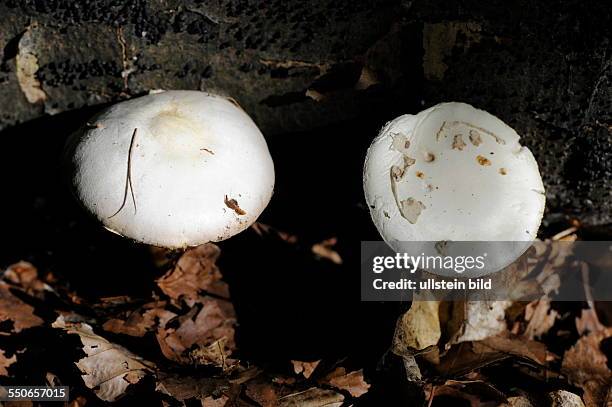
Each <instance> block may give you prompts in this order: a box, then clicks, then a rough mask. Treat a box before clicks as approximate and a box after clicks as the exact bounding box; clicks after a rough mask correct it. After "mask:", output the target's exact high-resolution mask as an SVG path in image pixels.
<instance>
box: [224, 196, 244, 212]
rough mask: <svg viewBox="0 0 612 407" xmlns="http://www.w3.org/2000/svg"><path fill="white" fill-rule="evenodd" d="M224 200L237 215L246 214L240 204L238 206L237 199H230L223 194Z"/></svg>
mask: <svg viewBox="0 0 612 407" xmlns="http://www.w3.org/2000/svg"><path fill="white" fill-rule="evenodd" d="M224 201H225V205H226V206H227V207H228V208H230V209H231V210H233V211H234V212H236V214H237V215H246V211H245V210H244V209H242V208H240V206H238V201H236V200H235V199H230V198H228V197H227V195H225V200H224Z"/></svg>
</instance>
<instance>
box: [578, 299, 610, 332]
mask: <svg viewBox="0 0 612 407" xmlns="http://www.w3.org/2000/svg"><path fill="white" fill-rule="evenodd" d="M591 305H592V304H589V308H587V309H582V310H581V311H580V317H578V318H576V330H577V331H578V334H579V335H581V336H582V335H584V334H585V333H587V332H601V331H605V330H606V327H605V325H603V324H602V323H601V322H600V321H599V317H598V316H597V312H595V309H594V308H593V307H594V305H592V307H591Z"/></svg>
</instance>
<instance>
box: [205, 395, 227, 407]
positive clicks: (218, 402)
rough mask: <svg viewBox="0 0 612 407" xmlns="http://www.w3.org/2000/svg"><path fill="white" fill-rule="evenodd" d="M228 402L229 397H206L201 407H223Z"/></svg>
mask: <svg viewBox="0 0 612 407" xmlns="http://www.w3.org/2000/svg"><path fill="white" fill-rule="evenodd" d="M228 400H229V397H227V396H226V395H224V394H222V395H221V396H220V397H217V398H214V397H213V396H208V397H206V398H204V399H202V407H225V405H226V404H227V402H228Z"/></svg>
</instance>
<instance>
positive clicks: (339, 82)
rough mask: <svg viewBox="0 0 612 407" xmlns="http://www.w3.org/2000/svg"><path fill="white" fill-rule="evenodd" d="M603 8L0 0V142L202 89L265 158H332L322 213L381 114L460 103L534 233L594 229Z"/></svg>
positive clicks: (353, 172)
mask: <svg viewBox="0 0 612 407" xmlns="http://www.w3.org/2000/svg"><path fill="white" fill-rule="evenodd" d="M610 14H611V11H610V7H609V5H608V4H607V2H605V1H603V0H597V1H588V2H585V1H576V0H572V1H564V2H557V1H552V0H545V1H538V2H535V1H517V2H512V3H509V2H503V1H492V2H484V3H483V2H482V1H480V0H478V1H476V0H461V1H443V0H434V1H403V2H402V1H400V0H368V1H354V0H315V1H298V0H276V1H265V2H259V1H236V0H217V1H214V2H207V1H199V0H186V1H179V0H168V1H161V0H157V1H143V0H130V1H118V0H86V1H69V0H0V16H1V17H2V18H0V130H1V129H5V131H4V132H0V137H2V136H5V135H6V136H7V137H8V136H9V135H10V136H11V137H15V136H16V135H19V134H21V133H20V130H19V129H20V123H24V122H27V121H30V120H32V119H35V118H39V117H43V119H42V120H43V122H38V123H40V124H39V125H37V126H38V127H37V126H36V125H35V126H26V127H25V128H27V129H32V128H34V129H37V128H44V127H45V122H44V120H46V119H45V118H46V117H48V115H55V114H58V113H62V112H66V111H78V110H79V109H83V108H84V107H91V106H94V110H95V106H100V107H101V106H104V105H105V104H107V103H110V102H115V101H119V100H122V99H125V98H129V97H133V96H137V95H141V94H145V93H147V92H148V91H149V90H152V89H202V90H213V91H217V92H221V93H226V94H230V95H232V96H233V97H235V98H236V99H237V100H238V101H239V102H240V104H241V105H242V106H243V107H244V108H245V110H247V111H248V112H249V113H250V114H251V115H252V116H253V118H254V119H255V121H256V122H257V123H258V124H259V125H260V127H261V128H262V131H263V132H264V133H265V134H266V136H267V137H268V140H269V143H270V145H271V149H272V151H273V152H275V153H276V154H277V156H278V155H293V154H295V155H301V156H304V155H309V156H310V157H316V156H317V155H316V154H317V153H316V151H317V150H318V149H321V148H327V149H334V151H335V153H334V154H332V153H331V152H329V160H328V161H327V155H326V156H325V157H326V159H325V160H324V161H323V164H322V163H321V162H319V163H318V165H331V166H333V165H334V159H333V157H334V156H335V154H336V153H337V154H338V155H337V156H338V157H339V158H337V161H338V162H337V164H338V165H341V162H340V161H342V162H345V163H346V167H342V168H341V169H335V168H328V169H326V170H322V169H317V171H316V172H315V173H317V174H325V176H326V177H327V181H325V180H318V181H316V182H318V183H319V184H323V183H325V182H329V183H332V184H333V183H336V184H338V183H342V182H344V181H343V180H344V179H345V178H343V180H338V179H335V178H334V177H335V175H334V174H336V175H337V176H338V177H340V175H342V177H345V176H351V177H354V178H355V180H354V181H355V182H354V183H353V182H352V181H351V182H352V183H351V185H352V186H351V188H350V191H349V194H350V198H346V197H345V195H344V192H346V191H345V190H344V189H342V192H343V195H342V196H340V192H338V197H335V196H333V195H332V196H331V197H330V200H332V201H334V202H339V203H338V206H339V207H340V206H341V205H344V204H345V202H343V201H342V200H346V202H348V203H349V204H352V205H354V204H356V203H357V202H360V201H361V200H362V197H361V193H360V190H359V182H360V181H359V178H360V176H361V173H360V172H359V167H360V165H361V161H362V159H363V156H364V154H365V148H366V146H367V144H368V143H369V141H370V140H371V139H372V137H373V136H374V134H375V132H376V129H377V128H379V127H380V126H382V125H383V124H384V122H385V121H387V120H390V119H392V118H394V117H395V116H397V115H399V114H401V113H415V112H417V111H419V110H421V109H422V108H426V107H428V106H430V105H432V104H435V103H438V102H442V101H450V100H457V101H465V102H467V103H471V104H473V105H475V106H477V107H480V108H483V109H485V110H488V111H490V112H491V113H493V114H495V115H497V116H499V117H500V118H502V119H503V120H504V121H506V122H507V123H508V124H510V125H511V126H513V127H514V128H515V129H516V130H517V131H518V132H519V134H521V135H522V136H523V142H524V144H526V145H527V146H528V147H529V148H530V149H531V150H532V151H533V153H534V155H535V156H536V159H537V160H538V162H539V164H540V168H541V172H542V175H543V177H544V182H545V184H546V187H547V197H548V204H547V207H548V208H547V209H548V215H547V221H548V222H553V221H554V220H555V219H557V218H559V217H563V216H570V217H576V218H578V219H580V220H582V221H585V222H587V223H592V224H606V223H610V222H612V211H611V208H612V199H610V198H611V189H612V188H611V183H610V179H611V176H612V136H611V125H612V123H611V117H610V115H611V106H610V105H611V101H612V90H611V89H612V86H611V84H610V81H611V78H610V77H611V75H612V52H611V47H610V30H609V27H610V25H611V23H612V18H611V16H610ZM84 112H86V113H87V114H90V113H91V109H88V110H84ZM69 117H78V118H79V119H82V120H85V119H84V118H82V117H80V116H79V115H78V114H76V115H70V116H69ZM83 117H85V113H83ZM22 126H23V125H22ZM65 127H68V128H69V127H71V126H63V128H65ZM75 127H76V125H75ZM3 133H4V134H3ZM24 137H25V136H24ZM294 139H295V140H298V141H299V142H297V143H296V142H293V140H294ZM332 139H333V140H332ZM334 151H332V152H334ZM326 154H328V153H326ZM285 161H287V162H288V163H291V162H293V160H291V159H289V158H287V159H281V160H280V161H279V163H282V162H285ZM314 161H316V160H313V159H312V158H311V159H310V160H308V159H305V158H303V159H300V161H299V162H300V164H303V165H308V163H309V162H310V163H313V162H314ZM311 165H315V164H314V163H313V164H311ZM348 169H350V171H349V170H348ZM281 176H282V175H281ZM313 182H314V181H313ZM353 186H354V188H353ZM325 190H326V191H327V187H325ZM330 191H331V192H330V193H332V194H333V189H330ZM336 198H338V199H339V200H338V199H336ZM279 199H280V202H282V200H283V192H282V191H280V195H279ZM313 199H314V198H313ZM277 205H278V206H280V204H277ZM321 205H323V204H321ZM322 208H323V206H322V207H321V208H318V207H316V206H315V207H312V208H311V210H312V211H313V214H314V213H315V212H316V211H318V210H319V209H322ZM277 210H278V209H277Z"/></svg>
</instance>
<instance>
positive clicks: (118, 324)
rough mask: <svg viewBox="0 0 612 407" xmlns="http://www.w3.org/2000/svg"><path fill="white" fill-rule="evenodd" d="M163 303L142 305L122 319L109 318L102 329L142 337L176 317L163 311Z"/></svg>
mask: <svg viewBox="0 0 612 407" xmlns="http://www.w3.org/2000/svg"><path fill="white" fill-rule="evenodd" d="M164 305H165V301H155V302H150V303H148V304H145V305H143V306H142V307H141V308H138V309H136V310H134V311H130V312H128V313H126V314H125V316H124V317H123V318H111V319H109V320H107V321H106V322H105V323H104V325H103V326H102V328H103V329H104V330H105V331H108V332H112V333H116V334H125V335H130V336H138V337H142V336H144V335H145V334H146V333H147V332H149V331H152V330H154V327H155V326H156V325H157V324H160V325H163V324H165V323H166V322H167V321H168V320H169V319H171V318H173V317H174V316H176V314H174V313H173V312H170V311H168V310H166V309H164V308H163V307H164Z"/></svg>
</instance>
